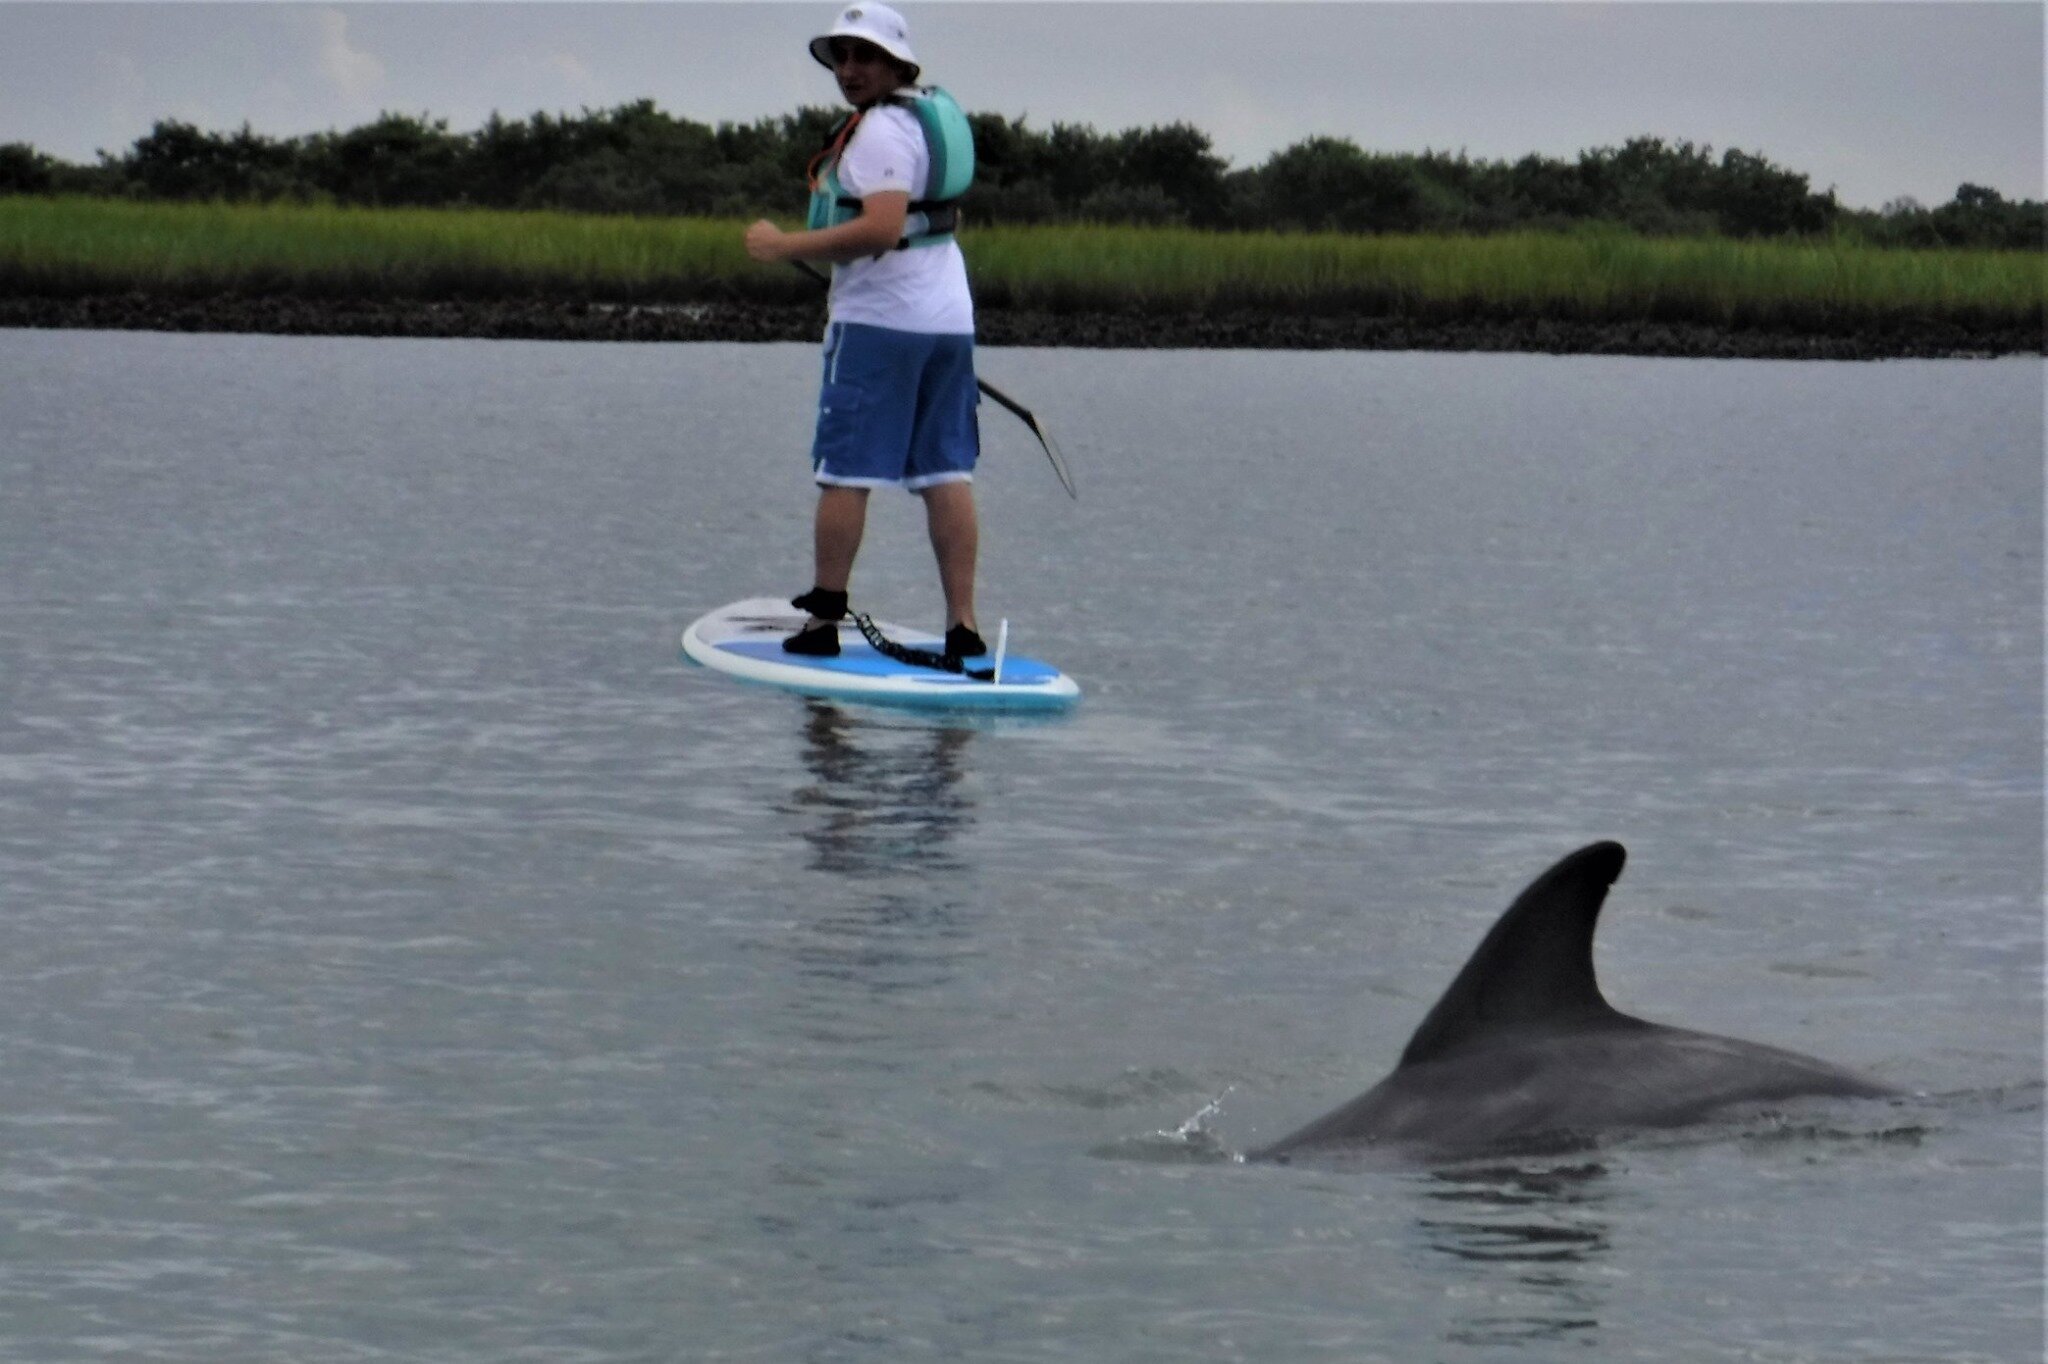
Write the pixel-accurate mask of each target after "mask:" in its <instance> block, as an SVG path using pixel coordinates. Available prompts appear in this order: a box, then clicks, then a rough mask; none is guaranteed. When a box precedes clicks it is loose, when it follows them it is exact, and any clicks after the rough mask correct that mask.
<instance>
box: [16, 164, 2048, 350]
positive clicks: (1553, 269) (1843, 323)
mask: <svg viewBox="0 0 2048 1364" xmlns="http://www.w3.org/2000/svg"><path fill="white" fill-rule="evenodd" d="M742 228H743V224H741V223H739V222H734V221H723V220H703V219H661V218H627V217H595V216H580V215H574V214H566V213H513V212H498V211H490V210H411V209H353V208H330V207H318V206H294V205H262V206H257V205H224V204H153V203H135V202H127V201H118V200H99V199H78V198H55V199H53V198H40V197H34V196H12V197H0V289H4V290H7V291H10V292H14V293H18V294H24V295H55V296H66V295H75V294H80V293H106V292H128V291H140V292H144V293H162V294H170V295H177V296H193V295H201V294H209V293H228V294H245V295H260V294H266V293H268V294H293V295H300V296H305V297H313V298H323V297H344V296H348V297H372V298H394V299H395V298H420V299H442V298H478V299H489V298H505V297H518V298H548V297H561V298H563V299H565V300H602V301H610V302H620V303H635V302H661V301H688V300H726V301H758V302H788V301H794V300H799V299H807V298H812V297H815V286H813V285H810V284H808V283H807V282H806V281H804V280H803V279H802V278H801V277H799V276H798V275H796V273H795V272H794V271H791V270H788V269H787V268H783V267H775V266H766V265H759V264H756V263H754V262H752V261H749V260H748V259H747V258H746V255H745V253H744V251H743V250H742V249H741V246H740V234H741V231H742ZM966 243H967V246H968V250H969V262H970V267H971V269H972V271H973V274H974V279H975V288H976V292H977V294H978V296H979V297H980V298H981V300H982V301H983V303H984V305H985V306H990V307H1013V308H1029V309H1041V310H1046V311H1051V312H1122V313H1140V314H1143V313H1178V314H1188V313H1208V312H1217V311H1228V310H1236V309H1250V310H1268V311H1280V312H1287V313H1300V314H1323V315H1331V314H1343V313H1369V314H1387V315H1395V316H1409V317H1415V318H1419V319H1424V320H1441V319H1446V318H1489V319H1494V318H1497V319H1507V318H1526V317H1538V318H1557V319H1566V320H1573V321H1600V322H1627V321H1648V322H1702V323H1710V324H1719V325H1725V326H1764V327H1768V326H1789V327H1801V328H1807V327H1822V328H1829V329H1832V328H1838V327H1855V326H1868V325H1911V324H1914V323H1925V322H1955V323H1965V324H1977V325H1986V324H1988V325H1995V326H2014V325H2021V326H2039V325H2040V322H2041V318H2042V310H2043V306H2044V303H2048V264H2044V262H2048V258H2044V257H2043V256H2042V255H2040V254H2038V253H2033V252H2016V251H1963V250H1953V251H1909V250H1898V249H1890V248H1878V247H1871V246H1866V245H1863V244H1861V243H1859V242H1856V241H1854V240H1850V239H1847V238H1841V239H1835V240H1823V241H1812V242H1808V241H1768V242H1745V241H1734V240H1724V239H1713V238H1677V239H1671V238H1649V237H1641V236H1636V235H1634V234H1631V233H1627V232H1623V231H1619V230H1606V229H1590V230H1583V231H1576V232H1567V233H1509V234H1502V235H1498V236H1488V237H1423V236H1378V237H1369V236H1350V235H1342V234H1336V233H1310V234H1280V233H1243V234H1234V233H1209V232H1197V231H1193V230H1187V229H1178V228H1135V227H1106V226H1095V227H1090V226H1060V227H984V228H970V229H969V232H968V234H967V237H966Z"/></svg>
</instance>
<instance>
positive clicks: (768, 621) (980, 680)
mask: <svg viewBox="0 0 2048 1364" xmlns="http://www.w3.org/2000/svg"><path fill="white" fill-rule="evenodd" d="M808 619H809V617H808V616H807V615H805V614H804V613H803V612H802V611H799V610H798V609H797V608H795V607H794V606H791V605H790V604H789V603H788V602H787V601H783V600H781V599H779V598H776V597H749V598H748V599H747V600H745V601H736V602H734V603H732V604H731V605H730V606H721V607H719V608H718V609H717V610H716V611H713V612H712V613H711V614H710V615H708V616H705V617H703V618H702V619H700V620H697V621H695V622H693V623H692V624H691V625H690V628H689V629H687V630H685V631H683V657H685V658H687V659H689V660H690V661H691V662H693V663H701V664H703V665H704V666H705V667H707V668H710V669H713V670H714V671H717V672H722V673H730V674H732V675H733V676H734V677H739V678H744V679H746V680H747V681H749V682H765V683H767V684H768V685H769V686H772V687H783V688H786V689H788V690H790V691H796V692H802V693H804V694H805V695H807V696H830V697H838V698H843V699H846V700H854V701H875V702H880V703H882V704H885V705H899V706H954V707H975V708H980V709H989V710H1062V709H1065V708H1066V707H1068V706H1071V705H1072V704H1074V702H1075V701H1076V700H1078V699H1080V695H1081V689H1080V687H1078V686H1076V685H1075V683H1074V679H1073V678H1071V677H1068V676H1067V675H1066V674H1065V673H1063V672H1061V671H1060V670H1059V669H1058V668H1055V667H1053V666H1052V665H1051V664H1050V663H1042V662H1040V661H1039V660H1037V659H1035V658H1020V657H1018V656H1017V655H1016V654H1011V653H1008V652H1007V651H1006V650H1004V649H1003V648H1002V646H1001V645H1000V644H998V646H997V648H996V651H995V652H994V653H990V654H984V655H982V656H980V657H978V658H970V659H968V660H966V666H967V667H968V669H969V670H970V671H969V672H968V673H955V672H948V671H945V670H943V669H941V668H936V667H930V666H926V665H924V664H921V663H916V662H908V661H905V660H903V659H900V658H894V657H891V656H890V655H889V654H887V653H884V652H882V651H881V650H879V649H877V648H876V647H875V646H874V645H872V644H870V643H869V642H868V640H867V637H866V636H865V635H864V634H863V632H862V630H861V628H860V624H859V623H858V622H857V621H855V620H852V619H847V620H845V621H842V622H840V625H839V656H838V657H837V658H810V657H806V656H805V655H802V654H792V653H787V652H785V651H784V650H783V647H782V641H783V640H784V639H786V638H788V637H789V636H790V635H793V634H795V633H796V632H797V631H798V630H801V629H802V628H803V626H804V622H805V621H806V620H808ZM869 624H870V625H871V626H872V627H873V628H874V629H875V630H876V631H877V632H878V633H879V634H880V635H882V636H883V637H884V638H885V639H886V640H887V642H889V643H890V644H894V645H899V646H902V647H903V648H904V649H907V650H913V651H921V652H924V653H927V654H937V653H939V652H940V651H941V650H942V649H943V648H944V647H945V639H944V637H943V636H940V635H935V634H933V633H931V632H930V631H929V630H913V629H911V628H909V627H908V626H902V625H891V624H888V623H887V622H885V621H870V622H869ZM974 673H988V674H990V676H988V677H977V676H974V675H973V674H974Z"/></svg>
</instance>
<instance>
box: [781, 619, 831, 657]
mask: <svg viewBox="0 0 2048 1364" xmlns="http://www.w3.org/2000/svg"><path fill="white" fill-rule="evenodd" d="M782 651H783V652H784V653H786V654H803V655H804V656H805V657H807V658H837V657H839V627H838V626H837V625H833V624H831V623H829V622H828V623H826V624H824V625H807V626H805V627H804V628H803V629H801V630H799V631H797V632H796V633H795V634H793V635H791V636H790V637H789V638H788V639H785V640H783V641H782Z"/></svg>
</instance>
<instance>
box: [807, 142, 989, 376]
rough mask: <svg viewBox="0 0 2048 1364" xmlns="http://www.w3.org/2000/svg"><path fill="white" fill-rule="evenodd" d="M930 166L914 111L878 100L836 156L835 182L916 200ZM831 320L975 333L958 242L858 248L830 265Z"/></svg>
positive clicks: (850, 189)
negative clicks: (874, 250) (853, 257)
mask: <svg viewBox="0 0 2048 1364" xmlns="http://www.w3.org/2000/svg"><path fill="white" fill-rule="evenodd" d="M930 174H931V153H930V152H929V151H928V150H926V148H925V145H924V131H923V129H921V128H919V127H918V123H917V115H915V114H913V113H911V112H910V111H909V110H908V109H899V108H897V107H896V106H895V105H892V104H878V105H876V106H875V107H874V108H872V109H870V110H868V112H867V113H866V114H865V115H863V116H862V118H861V121H860V126H859V127H858V128H855V129H854V130H853V138H852V140H851V141H849V142H848V143H847V144H846V150H845V151H844V152H843V153H841V155H840V159H839V183H840V185H841V186H842V187H843V188H844V189H845V191H846V193H847V194H849V195H851V196H853V197H854V198H856V199H865V198H866V197H867V196H868V195H870V194H882V193H886V192H888V191H891V190H895V191H898V192H901V193H907V194H909V195H910V197H911V198H912V199H913V200H915V199H917V198H918V197H919V196H920V195H922V194H923V192H924V186H925V180H926V178H927V177H928V176H929V175H930ZM831 315H832V321H834V322H865V323H868V324H869V325H871V326H876V327H891V328H894V329H895V330H897V331H900V332H940V333H948V334H952V335H970V336H971V335H972V334H973V333H974V297H973V295H972V294H970V293H969V292H968V289H967V259H966V257H964V256H962V255H961V254H960V243H958V242H956V241H948V242H941V243H939V244H938V245H937V246H914V247H911V248H909V249H908V250H904V251H885V252H883V253H882V254H881V256H879V257H868V256H863V257H861V258H860V259H859V260H857V261H850V262H847V263H845V264H841V265H836V266H834V267H833V269H832V308H831Z"/></svg>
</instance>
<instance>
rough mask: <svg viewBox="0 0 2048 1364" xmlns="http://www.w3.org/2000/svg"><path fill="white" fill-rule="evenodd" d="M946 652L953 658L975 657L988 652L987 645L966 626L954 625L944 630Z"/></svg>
mask: <svg viewBox="0 0 2048 1364" xmlns="http://www.w3.org/2000/svg"><path fill="white" fill-rule="evenodd" d="M946 652H947V653H949V654H951V655H952V656H953V657H955V658H976V657H979V656H980V655H982V654H985V653H987V652H988V645H986V644H984V643H982V641H981V636H980V635H978V634H976V633H975V632H974V631H972V630H970V629H968V628H967V627H966V626H964V625H954V626H949V627H948V628H947V630H946Z"/></svg>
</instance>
